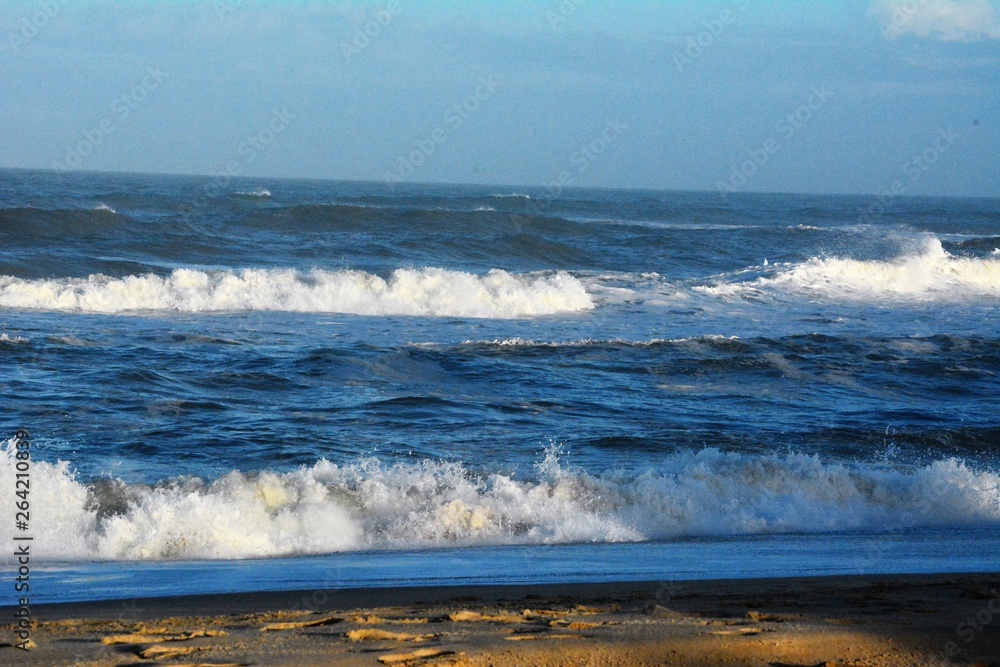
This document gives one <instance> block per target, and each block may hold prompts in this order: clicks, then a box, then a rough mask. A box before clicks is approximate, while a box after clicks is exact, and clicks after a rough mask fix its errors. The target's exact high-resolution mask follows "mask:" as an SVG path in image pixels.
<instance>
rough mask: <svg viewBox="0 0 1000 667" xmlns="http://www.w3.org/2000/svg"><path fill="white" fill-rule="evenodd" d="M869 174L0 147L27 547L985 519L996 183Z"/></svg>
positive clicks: (487, 541) (582, 539)
mask: <svg viewBox="0 0 1000 667" xmlns="http://www.w3.org/2000/svg"><path fill="white" fill-rule="evenodd" d="M869 204H870V202H869V201H868V200H867V199H865V198H859V197H827V196H824V197H820V196H802V195H749V194H748V195H739V196H736V195H731V196H729V197H728V198H723V197H722V196H721V195H719V194H716V193H684V192H646V191H603V190H578V191H569V192H565V193H562V194H561V195H560V197H559V198H558V199H553V198H552V197H551V196H549V195H548V193H546V192H545V191H544V190H534V189H531V188H509V187H508V188H504V187H459V186H418V185H406V186H395V187H393V186H390V185H387V184H372V183H331V182H319V181H283V180H246V181H239V182H235V181H234V182H231V183H228V184H226V187H224V188H221V191H220V188H218V187H215V186H213V185H212V182H211V181H210V180H209V179H199V178H182V177H168V176H139V175H134V176H133V175H110V174H77V175H65V174H63V175H58V174H50V173H40V172H29V171H0V369H2V372H0V401H2V412H0V428H2V429H3V433H4V434H5V435H4V436H3V437H5V438H7V437H12V436H13V434H14V431H15V430H16V429H17V428H25V429H28V430H29V431H30V432H31V435H32V438H33V443H34V457H35V458H34V462H33V468H32V475H33V488H32V503H33V508H34V511H35V514H34V516H35V517H36V520H35V524H34V526H33V530H34V532H35V536H36V553H37V554H38V556H37V557H38V558H39V559H40V560H43V561H50V562H63V561H83V562H88V561H95V560H97V561H109V560H110V561H125V560H128V561H133V560H139V561H156V562H159V561H165V560H169V561H177V560H181V561H197V560H206V559H208V560H211V559H234V558H259V557H294V556H301V555H307V554H329V553H339V552H343V551H349V552H357V551H363V552H364V553H378V552H380V551H387V552H389V551H395V550H399V549H404V550H407V549H426V548H430V549H438V548H454V547H484V546H485V547H500V546H502V545H506V546H507V547H509V546H511V545H525V546H531V545H551V544H596V543H609V542H611V543H621V542H639V543H643V542H649V543H655V544H670V543H672V542H671V541H673V540H678V539H699V538H703V539H708V538H711V539H722V538H725V539H730V538H736V537H740V538H741V539H742V538H749V537H752V536H769V535H783V534H797V535H803V534H804V535H810V534H812V535H817V539H819V537H818V536H819V535H822V534H828V533H832V532H836V533H838V534H845V533H846V534H848V535H850V534H857V535H868V536H870V535H873V534H874V535H879V534H884V535H897V534H899V531H909V530H924V529H927V530H929V532H926V533H920V534H921V535H927V536H930V537H927V538H926V539H927V540H931V541H933V540H937V539H941V538H940V536H941V535H948V534H949V533H948V531H949V530H950V529H955V530H958V529H959V528H962V527H964V528H965V529H968V528H969V527H977V526H978V527H988V528H989V529H991V530H993V529H995V528H996V527H997V526H1000V463H998V459H997V451H998V444H1000V419H998V418H997V413H996V410H995V397H996V396H997V395H998V390H1000V380H998V373H1000V324H998V317H997V315H998V313H1000V251H998V250H997V249H998V248H1000V201H996V200H971V199H960V200H956V199H906V200H901V201H899V202H898V203H897V204H895V205H894V206H893V208H892V210H890V211H889V212H888V213H887V214H886V215H884V216H883V217H882V218H880V219H878V220H876V221H874V222H870V221H868V222H862V221H861V220H860V218H861V215H862V213H863V212H864V211H866V210H867V209H868V206H869ZM6 452H7V455H6V456H4V457H0V459H2V462H3V471H0V473H2V479H0V494H2V495H3V497H6V496H8V495H12V494H13V474H14V472H13V461H12V460H11V458H10V454H11V450H10V446H9V445H8V446H7V448H6ZM8 523H10V522H3V524H2V529H0V536H4V537H5V538H6V539H9V538H10V536H11V533H12V532H13V531H14V528H13V527H12V526H10V525H7V524H8ZM934 536H938V537H934ZM538 548H542V547H541V546H539V547H538ZM595 548H596V547H595ZM498 553H499V552H498ZM935 567H936V566H935Z"/></svg>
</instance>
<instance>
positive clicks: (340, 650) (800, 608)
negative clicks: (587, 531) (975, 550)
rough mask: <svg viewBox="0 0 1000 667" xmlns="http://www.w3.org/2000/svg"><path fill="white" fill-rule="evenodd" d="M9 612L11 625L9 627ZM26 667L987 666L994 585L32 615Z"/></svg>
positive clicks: (798, 582)
mask: <svg viewBox="0 0 1000 667" xmlns="http://www.w3.org/2000/svg"><path fill="white" fill-rule="evenodd" d="M8 611H9V612H11V613H12V612H13V610H12V609H10V608H8V609H6V610H5V611H4V615H5V617H6V618H11V615H10V614H8V613H7V612H8ZM32 612H33V614H34V621H33V627H32V629H31V639H32V641H33V642H34V644H35V647H34V648H32V649H31V650H30V651H28V652H24V651H21V650H19V649H17V648H14V647H13V646H10V645H9V644H10V643H12V642H14V641H16V638H15V636H14V633H13V625H8V626H7V627H5V628H4V629H3V630H2V631H0V642H5V643H7V644H8V645H5V646H3V647H2V648H0V663H2V664H32V665H173V666H175V667H176V666H178V665H359V666H360V665H364V666H367V667H378V666H379V665H402V666H405V667H431V666H435V665H459V666H460V665H476V666H482V667H486V666H494V667H513V666H520V665H524V666H525V667H534V666H538V667H544V666H548V665H594V666H596V665H621V666H630V665H650V666H651V665H694V666H697V665H767V666H776V667H777V666H790V665H809V666H812V665H843V666H860V665H866V666H867V665H872V666H882V665H885V666H889V665H949V664H957V665H995V666H997V667H1000V574H989V575H985V574H974V575H965V574H952V575H919V576H882V577H829V578H810V579H779V580H775V579H771V580H737V581H697V582H650V583H625V584H571V585H549V586H534V587H530V586H509V587H478V586H472V587H451V588H422V589H421V588H395V589H367V590H335V591H294V592H280V593H260V594H239V595H224V596H196V597H183V598H160V599H140V600H125V601H120V600H119V601H112V602H99V603H89V604H66V605H49V606H45V605H38V606H35V607H33V608H32Z"/></svg>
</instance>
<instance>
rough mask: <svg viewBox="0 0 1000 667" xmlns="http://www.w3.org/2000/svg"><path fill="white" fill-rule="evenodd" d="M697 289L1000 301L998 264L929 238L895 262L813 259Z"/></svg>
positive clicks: (727, 293)
mask: <svg viewBox="0 0 1000 667" xmlns="http://www.w3.org/2000/svg"><path fill="white" fill-rule="evenodd" d="M697 289H698V290H699V291H702V292H706V293H709V294H713V295H717V296H745V295H749V294H754V293H760V292H762V291H769V290H778V291H781V292H791V293H805V294H808V295H813V296H826V297H833V298H842V299H853V300H918V301H951V300H962V299H982V298H988V299H996V298H1000V259H993V258H988V259H986V258H965V257H956V256H954V255H952V254H950V253H948V252H947V251H946V250H945V249H944V247H943V246H942V245H941V241H939V240H938V239H936V238H930V239H927V240H926V241H925V243H924V246H923V248H922V249H921V251H920V252H918V253H916V254H910V255H903V256H901V257H898V258H896V259H892V260H877V261H862V260H855V259H840V258H817V257H814V258H812V259H810V260H808V261H806V262H804V263H801V264H795V265H790V266H787V267H785V268H782V269H780V270H779V271H778V273H777V274H775V275H774V276H771V277H762V278H758V279H757V280H754V281H751V282H744V283H720V284H717V285H714V286H709V287H701V288H697Z"/></svg>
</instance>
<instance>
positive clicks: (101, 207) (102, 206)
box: [94, 204, 118, 213]
mask: <svg viewBox="0 0 1000 667" xmlns="http://www.w3.org/2000/svg"><path fill="white" fill-rule="evenodd" d="M94 210H95V211H107V212H108V213H118V211H116V210H115V209H113V208H111V207H110V206H108V205H107V204H98V205H97V206H95V207H94Z"/></svg>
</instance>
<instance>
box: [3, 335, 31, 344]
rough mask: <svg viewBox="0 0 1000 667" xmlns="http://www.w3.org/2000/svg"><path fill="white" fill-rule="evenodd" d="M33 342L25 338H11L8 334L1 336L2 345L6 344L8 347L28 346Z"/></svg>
mask: <svg viewBox="0 0 1000 667" xmlns="http://www.w3.org/2000/svg"><path fill="white" fill-rule="evenodd" d="M30 342H31V341H30V340H28V339H27V338H25V337H23V336H14V337H13V338H11V337H10V336H8V335H7V334H0V343H6V344H8V345H27V344H28V343H30Z"/></svg>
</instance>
